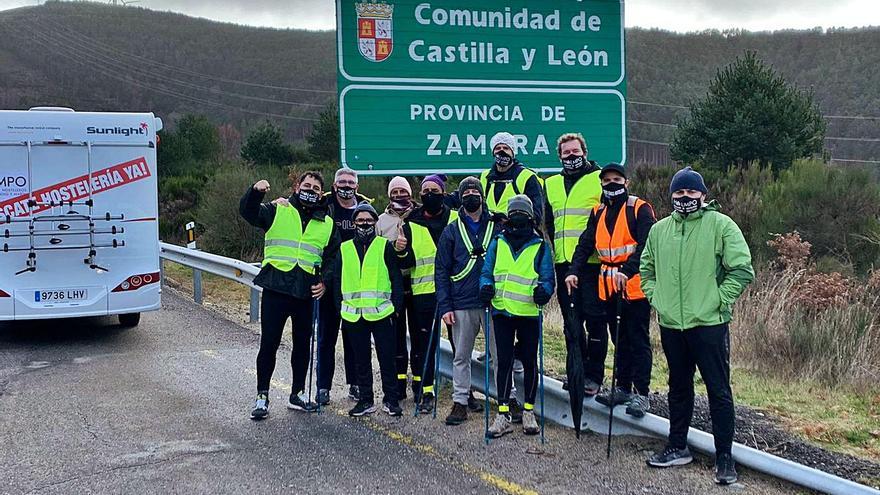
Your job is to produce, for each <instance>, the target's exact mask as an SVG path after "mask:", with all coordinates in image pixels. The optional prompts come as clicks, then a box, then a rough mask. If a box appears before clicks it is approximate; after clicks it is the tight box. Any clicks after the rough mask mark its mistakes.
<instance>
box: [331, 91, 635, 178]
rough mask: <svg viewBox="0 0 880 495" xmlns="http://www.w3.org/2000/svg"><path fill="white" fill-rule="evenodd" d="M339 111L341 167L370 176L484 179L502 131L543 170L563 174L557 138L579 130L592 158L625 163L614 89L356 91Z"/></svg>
mask: <svg viewBox="0 0 880 495" xmlns="http://www.w3.org/2000/svg"><path fill="white" fill-rule="evenodd" d="M339 113H340V116H341V147H342V153H341V159H342V164H343V165H345V166H348V167H351V168H353V169H355V170H359V171H364V172H365V173H368V174H382V175H390V174H404V175H405V174H419V173H426V172H445V173H450V174H456V173H459V174H464V173H478V172H480V171H482V170H485V169H486V168H488V167H489V166H490V165H491V163H492V158H491V155H492V150H491V149H489V140H490V139H491V138H492V135H493V134H495V133H496V132H498V131H501V130H505V131H508V132H510V133H512V134H514V135H515V136H516V138H517V158H519V159H520V161H522V162H523V163H525V164H526V165H527V166H529V167H531V168H533V169H537V170H540V171H544V172H550V171H558V170H559V159H558V158H557V154H556V138H557V137H559V135H561V134H562V133H565V132H571V131H572V130H576V131H578V132H581V133H583V135H584V136H585V137H586V139H587V144H588V146H589V156H590V158H591V159H593V160H596V161H598V162H599V163H606V162H609V161H617V162H622V161H623V160H624V158H625V148H624V146H625V130H624V120H623V115H624V98H623V95H622V94H621V93H620V92H618V91H617V90H613V89H603V88H499V87H440V86H391V85H388V86H372V85H350V86H347V87H346V88H345V89H344V90H343V91H342V93H341V95H340V106H339Z"/></svg>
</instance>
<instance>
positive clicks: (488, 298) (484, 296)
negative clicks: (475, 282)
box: [480, 285, 495, 305]
mask: <svg viewBox="0 0 880 495" xmlns="http://www.w3.org/2000/svg"><path fill="white" fill-rule="evenodd" d="M493 297H495V287H493V286H491V285H484V286H482V287H480V302H481V303H483V304H484V305H488V304H489V303H490V302H492V298H493Z"/></svg>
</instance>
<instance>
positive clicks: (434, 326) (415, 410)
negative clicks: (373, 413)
mask: <svg viewBox="0 0 880 495" xmlns="http://www.w3.org/2000/svg"><path fill="white" fill-rule="evenodd" d="M439 311H440V305H439V304H437V306H436V307H435V308H434V321H432V322H431V335H429V336H428V347H427V348H426V349H425V356H424V359H425V364H424V365H423V366H422V380H423V381H422V387H423V388H422V397H424V395H425V392H424V383H425V382H424V379H425V377H426V376H428V362H429V361H430V360H429V359H428V356H430V355H431V346H432V345H434V331H435V330H437V333H438V334H439V333H440V332H439V328H438V325H437V320H439V319H440V313H439ZM438 337H439V335H438ZM437 344H438V346H437V347H439V344H440V342H439V339H437ZM435 360H436V357H435ZM436 368H437V363H436V362H435V363H434V369H435V370H436ZM432 383H434V384H435V385H436V383H437V373H436V371H435V373H434V381H433V382H432ZM434 403H435V404H436V403H437V394H436V393H435V394H434ZM418 415H419V404H418V403H416V405H415V407H414V408H413V417H416V416H418Z"/></svg>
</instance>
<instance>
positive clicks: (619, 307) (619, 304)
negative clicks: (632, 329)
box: [605, 292, 623, 459]
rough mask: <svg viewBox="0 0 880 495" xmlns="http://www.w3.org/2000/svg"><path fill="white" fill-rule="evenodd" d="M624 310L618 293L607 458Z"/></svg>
mask: <svg viewBox="0 0 880 495" xmlns="http://www.w3.org/2000/svg"><path fill="white" fill-rule="evenodd" d="M622 310H623V295H622V294H621V293H620V292H618V294H617V314H616V315H615V320H614V363H613V364H612V366H611V403H610V404H611V405H610V409H609V410H608V447H607V448H606V450H605V458H606V459H610V458H611V428H612V425H613V424H614V406H615V405H617V349H618V348H620V344H619V342H620V340H619V338H620V313H621V311H622Z"/></svg>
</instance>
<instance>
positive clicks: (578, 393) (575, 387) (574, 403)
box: [564, 301, 586, 438]
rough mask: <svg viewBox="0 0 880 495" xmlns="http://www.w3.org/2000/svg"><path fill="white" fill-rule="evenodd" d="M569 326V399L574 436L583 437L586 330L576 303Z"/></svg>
mask: <svg viewBox="0 0 880 495" xmlns="http://www.w3.org/2000/svg"><path fill="white" fill-rule="evenodd" d="M568 311H569V313H568V314H569V318H568V321H569V324H568V325H566V326H565V328H564V331H565V343H566V347H567V348H568V357H566V359H565V373H566V376H567V377H568V399H569V404H570V405H571V420H572V422H573V423H574V434H575V436H577V438H580V437H581V417H582V416H583V413H584V359H583V355H584V352H586V349H581V341H582V339H581V337H582V336H583V331H584V329H583V328H582V327H581V325H579V324H578V323H577V321H578V320H577V318H575V311H574V301H572V302H571V305H570V307H569V309H568Z"/></svg>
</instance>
